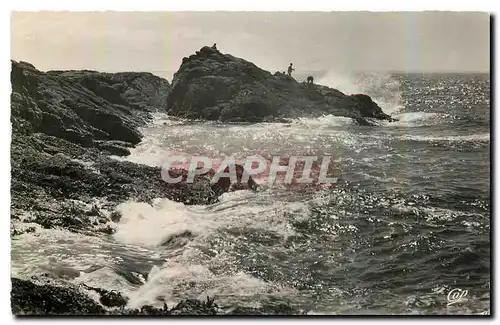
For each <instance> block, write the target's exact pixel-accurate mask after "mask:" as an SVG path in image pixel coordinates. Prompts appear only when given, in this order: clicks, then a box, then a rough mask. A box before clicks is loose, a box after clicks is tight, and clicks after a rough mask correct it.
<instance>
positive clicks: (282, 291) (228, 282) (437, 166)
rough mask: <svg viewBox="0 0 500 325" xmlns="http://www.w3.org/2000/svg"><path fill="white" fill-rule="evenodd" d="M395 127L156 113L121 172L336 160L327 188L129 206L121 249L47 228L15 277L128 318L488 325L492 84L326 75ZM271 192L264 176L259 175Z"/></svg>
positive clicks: (422, 76) (17, 259)
mask: <svg viewBox="0 0 500 325" xmlns="http://www.w3.org/2000/svg"><path fill="white" fill-rule="evenodd" d="M315 82H316V83H320V84H324V85H328V86H331V87H334V88H338V89H340V90H341V91H344V92H346V93H366V94H368V95H370V96H372V98H373V99H374V100H375V101H376V102H377V103H378V104H379V105H380V106H381V107H382V109H383V110H384V111H385V112H386V113H389V114H391V115H392V116H393V117H395V118H397V119H398V120H397V121H395V122H387V121H383V122H381V121H378V122H377V123H378V126H376V127H367V126H358V125H356V124H355V123H354V122H353V121H352V120H351V119H349V118H345V117H339V116H333V115H326V116H323V117H319V118H299V119H296V120H292V121H290V123H257V124H224V123H214V122H203V121H186V120H182V119H176V118H172V117H169V116H167V115H166V114H165V113H161V112H159V113H156V114H155V116H154V119H153V121H152V122H151V123H150V125H148V126H147V127H145V128H143V129H142V130H141V131H142V133H143V134H144V139H143V141H142V142H141V143H140V144H139V145H138V146H137V147H136V148H134V149H132V151H131V155H130V156H128V157H125V158H118V157H115V159H125V160H129V161H133V162H137V163H141V164H147V165H151V166H158V165H161V163H162V161H163V160H162V159H163V158H164V157H165V155H168V154H169V153H172V152H176V153H184V154H186V155H211V156H213V157H223V156H225V155H238V156H245V155H251V154H254V153H263V152H265V153H267V154H271V155H284V156H286V155H296V154H303V153H304V152H306V151H307V152H308V153H311V154H314V155H318V156H321V155H330V156H332V157H334V159H335V162H336V164H338V168H339V170H340V172H341V176H340V178H339V181H338V183H336V184H334V186H329V187H307V188H303V187H294V186H279V184H278V185H276V186H269V184H267V185H266V184H263V185H262V186H261V188H260V189H259V190H258V191H256V192H254V191H250V190H243V191H235V192H230V193H225V194H223V195H222V196H221V197H220V202H218V203H215V204H212V205H206V206H205V205H184V204H182V203H178V202H174V201H171V200H169V199H166V198H162V197H158V198H157V199H155V200H154V202H153V204H147V203H144V202H136V201H134V200H130V201H126V202H122V203H121V204H120V205H119V206H118V207H117V210H119V211H120V212H121V213H122V218H121V220H120V221H119V222H117V223H111V225H112V227H113V228H115V229H116V232H115V233H114V234H113V235H104V234H103V235H100V236H86V235H83V234H77V233H72V232H69V231H66V230H62V229H42V228H40V229H38V230H37V231H36V232H35V233H26V234H23V235H21V236H19V237H18V239H17V240H15V241H12V275H13V276H17V277H21V278H28V277H30V276H32V275H39V274H41V273H45V274H50V276H52V277H54V278H57V279H59V280H61V281H68V282H71V283H75V284H77V283H85V284H87V285H91V286H96V287H101V288H105V289H109V290H117V291H120V292H122V293H123V294H125V295H126V296H127V297H129V298H130V300H129V302H128V306H129V307H133V308H137V307H140V306H142V305H145V304H149V305H154V306H163V303H164V302H166V303H167V304H168V305H169V306H172V304H175V303H177V302H179V301H180V300H182V299H185V298H198V299H203V300H205V299H206V297H207V296H210V297H215V302H216V303H217V305H218V306H219V307H220V308H221V310H224V311H228V312H229V311H231V310H234V309H235V308H237V307H251V308H261V309H266V308H268V307H269V306H275V305H280V304H286V305H289V306H291V307H293V308H294V309H296V310H298V311H300V312H301V313H304V314H311V315H322V314H328V315H352V314H354V315H388V314H389V315H394V314H414V315H420V314H426V315H436V314H489V313H490V272H491V264H490V255H491V246H490V243H491V238H490V236H491V227H490V215H491V202H490V201H491V196H490V186H491V183H490V176H491V170H490V168H491V167H490V166H491V165H490V159H491V143H490V133H491V125H490V122H491V120H490V110H491V109H490V75H489V74H466V73H418V74H417V73H413V74H406V73H397V74H381V73H365V74H356V75H353V76H349V77H340V76H336V75H335V74H328V73H326V74H324V75H323V76H322V77H321V78H317V80H315ZM256 181H257V182H258V183H259V178H258V177H256Z"/></svg>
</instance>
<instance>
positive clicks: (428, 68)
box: [11, 11, 490, 80]
mask: <svg viewBox="0 0 500 325" xmlns="http://www.w3.org/2000/svg"><path fill="white" fill-rule="evenodd" d="M489 28H490V22H489V14H488V13H480V12H438V11H434V12H430V11H429V12H109V11H108V12H105V11H104V12H49V11H45V12H44V11H42V12H13V13H12V15H11V58H12V59H13V60H18V61H19V60H23V61H28V62H30V63H32V64H34V65H35V66H36V67H37V68H38V69H40V70H43V71H46V70H55V69H58V70H66V69H90V70H98V71H109V72H117V71H149V72H153V73H155V74H158V75H160V76H162V77H165V78H167V79H169V80H171V78H172V74H173V73H174V72H175V71H177V69H178V68H179V66H180V64H181V61H182V58H183V57H184V56H189V55H191V54H193V53H194V52H195V51H196V50H198V49H200V48H201V47H202V46H204V45H209V46H211V45H212V44H213V43H217V47H218V49H219V50H220V51H221V52H223V53H230V54H232V55H234V56H238V57H242V58H244V59H246V60H249V61H252V62H254V63H255V64H257V65H258V66H260V67H262V68H264V69H267V70H270V71H271V72H274V71H277V70H280V71H283V70H285V69H286V67H287V66H288V64H289V63H290V62H293V64H294V66H295V68H296V69H297V71H309V70H330V69H334V70H336V71H346V72H352V71H407V72H443V71H446V72H488V71H489V68H490V43H489V39H490V29H489Z"/></svg>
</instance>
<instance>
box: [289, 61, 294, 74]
mask: <svg viewBox="0 0 500 325" xmlns="http://www.w3.org/2000/svg"><path fill="white" fill-rule="evenodd" d="M292 71H295V69H294V68H292V64H291V63H290V65H289V66H288V76H289V77H291V76H292Z"/></svg>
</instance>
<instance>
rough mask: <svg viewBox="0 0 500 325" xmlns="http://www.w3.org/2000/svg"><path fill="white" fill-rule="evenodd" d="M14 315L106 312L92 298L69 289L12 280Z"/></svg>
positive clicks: (93, 313)
mask: <svg viewBox="0 0 500 325" xmlns="http://www.w3.org/2000/svg"><path fill="white" fill-rule="evenodd" d="M11 283H12V290H11V308H12V313H13V314H14V315H19V316H22V315H40V316H44V315H104V314H105V313H106V310H105V309H104V308H103V307H102V306H101V305H99V304H98V303H97V302H95V301H94V300H93V299H92V298H90V297H88V296H86V295H85V294H83V293H81V292H79V291H78V290H76V289H73V288H68V287H59V286H53V285H48V284H45V285H38V284H34V283H32V282H31V281H26V280H20V279H16V278H11Z"/></svg>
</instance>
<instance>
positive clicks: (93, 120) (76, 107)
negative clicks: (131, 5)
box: [11, 61, 170, 153]
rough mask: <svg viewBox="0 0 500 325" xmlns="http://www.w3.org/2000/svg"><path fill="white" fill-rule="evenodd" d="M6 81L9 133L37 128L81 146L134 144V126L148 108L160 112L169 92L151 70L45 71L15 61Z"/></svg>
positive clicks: (137, 138) (143, 119)
mask: <svg viewBox="0 0 500 325" xmlns="http://www.w3.org/2000/svg"><path fill="white" fill-rule="evenodd" d="M11 81H12V94H11V114H12V115H11V116H12V117H11V121H12V127H13V130H14V132H23V133H36V132H41V133H45V134H47V135H51V136H55V137H58V138H60V139H64V140H67V141H69V142H72V143H75V144H79V145H81V146H84V147H92V146H94V142H95V141H113V140H119V141H122V142H125V143H131V144H137V143H139V142H140V141H141V134H140V133H139V132H138V131H137V127H138V126H141V125H144V124H145V122H146V121H147V119H148V113H149V112H153V111H155V110H160V111H164V110H165V108H166V102H167V98H168V94H169V93H170V85H169V83H168V82H167V81H166V80H165V79H162V78H160V77H157V76H154V75H152V74H150V73H128V72H127V73H117V74H111V73H99V72H95V71H49V72H47V73H44V72H41V71H39V70H37V69H36V68H35V67H34V66H33V65H31V64H29V63H26V62H19V63H18V62H15V61H12V72H11ZM108 148H109V146H108ZM123 153H126V152H125V151H123Z"/></svg>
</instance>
